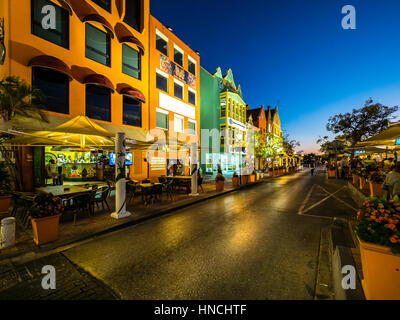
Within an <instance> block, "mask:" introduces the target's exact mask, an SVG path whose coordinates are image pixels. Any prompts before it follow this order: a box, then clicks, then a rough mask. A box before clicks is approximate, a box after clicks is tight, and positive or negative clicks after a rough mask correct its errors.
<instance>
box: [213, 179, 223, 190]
mask: <svg viewBox="0 0 400 320" xmlns="http://www.w3.org/2000/svg"><path fill="white" fill-rule="evenodd" d="M224 184H225V181H222V180H218V181H215V189H216V190H217V191H224Z"/></svg>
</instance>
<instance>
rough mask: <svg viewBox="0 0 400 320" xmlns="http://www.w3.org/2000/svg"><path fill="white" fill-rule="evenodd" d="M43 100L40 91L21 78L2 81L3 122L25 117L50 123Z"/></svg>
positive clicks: (1, 108)
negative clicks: (44, 109) (44, 110)
mask: <svg viewBox="0 0 400 320" xmlns="http://www.w3.org/2000/svg"><path fill="white" fill-rule="evenodd" d="M41 100H42V94H41V92H40V90H38V89H35V88H32V87H31V86H30V85H28V84H27V83H26V82H25V81H24V80H22V79H21V78H19V77H15V76H9V77H6V78H4V79H3V80H1V81H0V114H1V118H2V119H3V121H10V120H12V119H13V118H15V117H24V118H34V119H38V120H41V121H45V122H48V120H47V116H46V114H45V113H44V112H43V105H42V104H41V103H40V101H41Z"/></svg>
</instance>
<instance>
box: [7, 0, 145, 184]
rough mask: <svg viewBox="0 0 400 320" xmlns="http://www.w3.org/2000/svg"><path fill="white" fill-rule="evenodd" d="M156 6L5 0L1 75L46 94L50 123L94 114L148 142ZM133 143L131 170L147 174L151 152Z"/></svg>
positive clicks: (139, 0) (108, 0) (102, 0)
mask: <svg viewBox="0 0 400 320" xmlns="http://www.w3.org/2000/svg"><path fill="white" fill-rule="evenodd" d="M149 6H150V4H149V0H117V1H114V0H18V1H15V0H2V1H1V2H0V18H3V19H4V34H5V40H4V45H5V48H6V57H5V61H4V64H3V65H0V78H3V77H5V76H9V75H13V76H19V77H21V78H22V79H24V80H26V81H27V82H28V83H29V84H32V86H34V87H36V88H38V89H40V90H41V91H42V92H43V94H44V96H45V97H46V98H45V107H46V110H47V112H48V114H49V118H50V124H48V125H47V127H48V128H51V127H54V126H56V125H59V124H60V123H63V122H66V121H68V120H70V119H73V118H75V117H77V116H87V117H88V118H90V119H91V120H92V121H94V122H95V123H97V124H100V125H101V126H102V127H104V128H105V129H107V130H108V131H109V132H112V133H116V132H121V131H124V132H126V136H127V138H130V139H132V140H135V141H137V142H138V144H140V143H141V142H148V141H147V140H148V139H149V138H148V136H147V133H148V131H149V128H150V117H149V52H150V50H149V18H150V8H149ZM22 129H24V128H22ZM133 149H137V150H133V151H132V152H133V158H134V159H133V160H134V161H133V164H134V165H133V166H132V167H131V170H130V175H131V177H133V178H136V179H141V178H146V177H147V175H148V172H147V164H146V163H145V162H144V161H143V160H144V159H145V157H146V152H144V151H143V147H139V146H138V147H137V148H133ZM140 149H141V150H140ZM46 151H47V150H46ZM111 151H112V150H111Z"/></svg>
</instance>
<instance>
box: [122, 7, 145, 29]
mask: <svg viewBox="0 0 400 320" xmlns="http://www.w3.org/2000/svg"><path fill="white" fill-rule="evenodd" d="M141 1H142V0H125V17H124V22H125V23H127V24H128V25H130V26H131V27H132V28H134V29H135V30H137V31H141V27H142V21H141V17H142V13H141V9H142V6H141Z"/></svg>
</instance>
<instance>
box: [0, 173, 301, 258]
mask: <svg viewBox="0 0 400 320" xmlns="http://www.w3.org/2000/svg"><path fill="white" fill-rule="evenodd" d="M299 171H300V170H298V171H296V172H291V173H285V174H281V175H278V176H273V177H267V178H266V179H265V178H264V179H261V180H258V181H256V182H252V183H248V184H245V185H240V186H238V187H236V188H234V189H230V190H227V191H223V192H220V193H216V194H214V195H211V196H209V197H207V198H201V199H197V200H194V201H190V202H188V203H183V204H181V205H178V206H176V207H173V208H168V209H164V210H161V211H159V212H155V213H153V214H150V215H148V216H146V217H142V218H139V219H137V220H132V221H127V222H125V223H122V224H120V225H118V226H114V227H111V228H108V229H105V230H102V231H99V232H96V233H93V234H90V235H86V236H83V237H81V238H79V239H76V240H72V241H70V242H67V243H64V244H59V245H58V246H56V247H54V248H49V249H47V250H43V251H39V252H33V251H29V252H26V253H22V254H20V255H18V254H17V255H15V256H10V257H7V258H4V259H2V260H0V264H4V263H10V262H11V263H26V262H29V261H32V260H36V259H39V258H42V257H44V256H48V255H51V254H54V253H59V252H62V251H65V250H68V249H70V248H72V247H74V246H77V245H78V244H80V243H83V242H87V241H90V240H92V239H94V238H97V237H100V236H103V235H106V234H109V233H112V232H116V231H119V230H122V229H125V228H128V227H131V226H134V225H137V224H140V223H143V222H145V221H148V220H151V219H154V218H157V217H160V216H163V215H167V214H169V213H172V212H175V211H178V210H181V209H184V208H187V207H190V206H193V205H196V204H199V203H201V202H205V201H208V200H212V199H215V198H218V197H220V196H224V195H227V194H230V193H233V192H236V191H240V190H242V189H247V188H251V187H254V186H257V185H260V184H262V183H266V182H268V181H269V180H271V179H274V178H279V177H282V176H285V175H291V174H294V173H298V172H299ZM39 250H40V249H39Z"/></svg>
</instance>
